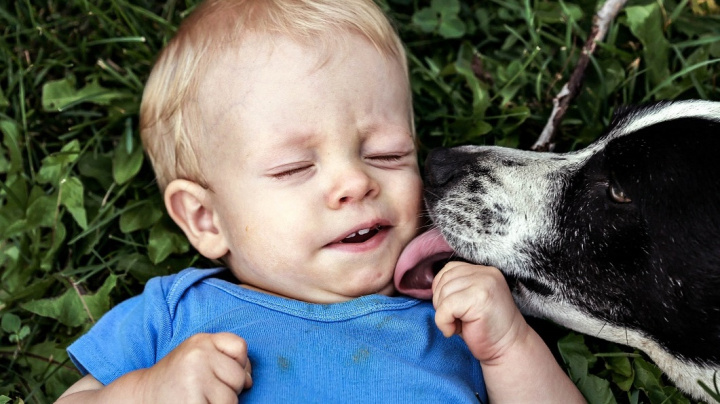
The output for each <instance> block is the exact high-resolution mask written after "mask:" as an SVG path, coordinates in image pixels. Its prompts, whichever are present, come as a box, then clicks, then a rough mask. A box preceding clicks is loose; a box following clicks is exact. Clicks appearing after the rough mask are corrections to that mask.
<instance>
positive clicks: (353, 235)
mask: <svg viewBox="0 0 720 404" xmlns="http://www.w3.org/2000/svg"><path fill="white" fill-rule="evenodd" d="M360 231H362V230H360ZM352 237H355V233H353V234H351V235H349V236H347V237H345V238H352Z"/></svg>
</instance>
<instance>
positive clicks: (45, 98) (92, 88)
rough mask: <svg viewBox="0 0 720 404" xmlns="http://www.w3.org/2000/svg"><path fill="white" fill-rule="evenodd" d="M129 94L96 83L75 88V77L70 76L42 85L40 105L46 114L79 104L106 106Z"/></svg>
mask: <svg viewBox="0 0 720 404" xmlns="http://www.w3.org/2000/svg"><path fill="white" fill-rule="evenodd" d="M128 96H129V94H128V93H126V92H123V91H116V90H111V89H107V88H104V87H102V86H101V85H100V84H99V83H98V82H97V81H92V82H90V83H88V84H86V85H85V86H84V87H83V88H81V89H79V90H77V89H76V88H75V77H73V76H70V77H66V78H64V79H60V80H54V81H50V82H47V83H45V85H43V92H42V105H43V109H44V110H45V111H48V112H52V111H62V110H63V109H65V108H68V107H70V106H73V105H75V104H78V103H81V102H92V103H95V104H99V105H107V104H109V103H110V101H112V100H115V99H118V98H126V97H128Z"/></svg>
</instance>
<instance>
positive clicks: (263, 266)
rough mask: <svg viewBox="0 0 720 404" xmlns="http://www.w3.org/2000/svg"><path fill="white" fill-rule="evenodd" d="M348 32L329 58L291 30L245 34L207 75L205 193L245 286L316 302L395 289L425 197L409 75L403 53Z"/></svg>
mask: <svg viewBox="0 0 720 404" xmlns="http://www.w3.org/2000/svg"><path fill="white" fill-rule="evenodd" d="M348 41H349V45H348V46H347V47H338V49H333V50H331V51H330V52H331V57H330V59H329V60H328V61H327V62H326V63H324V64H318V61H319V59H318V56H317V54H316V53H315V52H314V51H313V50H312V49H311V48H307V47H303V46H301V45H298V44H296V43H294V42H291V41H289V40H286V39H282V38H277V39H276V40H275V41H274V42H273V47H272V51H271V48H270V47H269V46H268V44H267V43H261V44H259V45H255V44H252V45H245V46H243V50H242V52H238V53H237V54H236V53H234V52H230V53H229V54H228V55H227V56H226V57H224V59H223V60H222V61H221V63H219V64H218V65H216V67H214V68H212V69H211V71H210V73H209V75H208V77H207V78H206V79H205V80H204V83H203V85H202V86H201V87H202V89H201V91H200V94H199V102H200V105H201V106H202V108H201V109H202V114H203V118H204V120H205V124H206V128H207V131H208V133H209V138H211V139H212V140H209V141H208V142H206V144H204V145H203V150H204V152H203V156H204V160H203V162H202V165H203V170H204V173H205V174H206V175H205V177H206V178H208V179H209V186H210V188H211V189H212V192H210V193H209V195H210V196H209V198H211V199H212V201H210V202H211V203H212V206H213V208H214V209H215V211H216V213H217V216H216V217H217V218H218V220H217V222H218V223H217V226H218V228H219V229H220V232H221V233H222V235H223V238H224V240H225V241H226V243H227V245H228V254H227V257H226V258H227V260H228V264H229V265H230V267H231V269H232V271H233V273H234V274H235V275H236V276H237V278H238V279H240V281H241V282H242V283H243V284H245V285H246V286H248V287H252V288H256V289H260V290H262V291H265V292H268V293H274V294H278V295H281V296H286V297H290V298H294V299H298V300H304V301H310V302H317V303H331V302H338V301H344V300H347V299H350V298H354V297H358V296H362V295H366V294H372V293H383V294H391V293H393V292H394V289H393V285H392V277H393V270H394V268H395V264H396V261H397V259H398V256H399V255H400V252H401V251H402V249H403V247H404V246H405V245H406V244H407V243H408V242H409V241H410V240H411V239H412V238H413V236H415V235H416V233H417V231H418V226H419V218H420V209H421V204H422V202H421V187H422V183H421V179H420V175H419V171H418V166H417V159H416V150H415V145H414V141H413V137H412V130H411V125H410V111H409V108H410V107H409V94H408V91H409V89H408V86H407V85H406V78H405V76H404V73H403V70H402V68H401V66H400V65H399V64H398V63H397V62H396V61H394V60H387V59H385V58H383V57H382V56H381V55H380V54H379V53H378V51H377V50H376V49H375V48H374V47H373V46H372V45H371V44H370V43H369V42H366V41H365V40H364V39H362V38H361V37H358V36H354V35H351V36H349V39H348ZM255 42H258V41H255ZM240 54H241V55H240Z"/></svg>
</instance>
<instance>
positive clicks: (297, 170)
mask: <svg viewBox="0 0 720 404" xmlns="http://www.w3.org/2000/svg"><path fill="white" fill-rule="evenodd" d="M310 168H312V165H304V166H299V167H292V168H289V169H286V170H282V171H279V172H275V173H270V174H269V176H270V177H272V178H275V179H278V180H281V179H284V178H288V177H292V176H295V175H298V174H302V173H303V172H305V171H307V170H309V169H310Z"/></svg>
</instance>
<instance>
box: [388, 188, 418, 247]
mask: <svg viewBox="0 0 720 404" xmlns="http://www.w3.org/2000/svg"><path fill="white" fill-rule="evenodd" d="M394 186H395V187H396V189H398V190H402V191H400V192H397V194H396V197H395V198H396V203H397V204H398V210H399V211H400V212H402V217H403V222H405V223H406V225H407V232H408V233H409V234H410V236H409V237H411V238H412V237H414V236H415V235H416V233H417V232H418V230H419V229H420V226H421V216H422V214H421V212H422V207H423V199H422V189H423V185H422V180H421V179H420V175H419V174H418V175H414V176H413V175H411V176H409V177H407V178H405V179H404V181H402V182H400V183H398V184H395V185H394ZM408 241H409V240H408Z"/></svg>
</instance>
